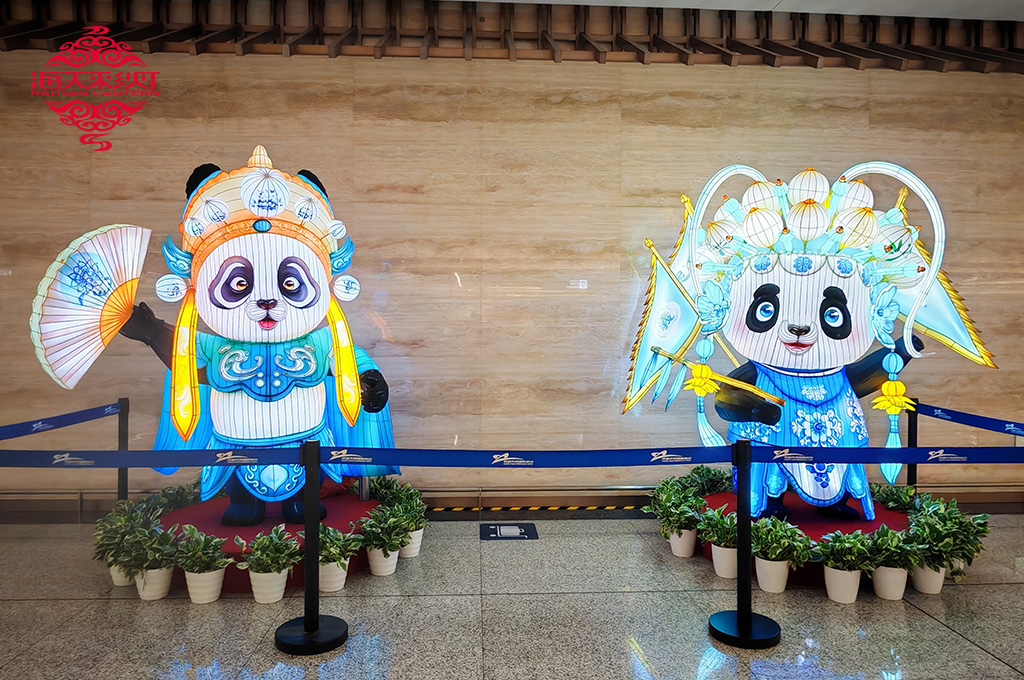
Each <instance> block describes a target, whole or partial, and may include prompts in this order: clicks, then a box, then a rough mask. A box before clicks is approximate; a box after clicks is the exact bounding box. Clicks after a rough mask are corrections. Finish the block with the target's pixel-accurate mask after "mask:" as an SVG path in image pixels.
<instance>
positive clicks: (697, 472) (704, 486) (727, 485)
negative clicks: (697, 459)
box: [681, 465, 732, 496]
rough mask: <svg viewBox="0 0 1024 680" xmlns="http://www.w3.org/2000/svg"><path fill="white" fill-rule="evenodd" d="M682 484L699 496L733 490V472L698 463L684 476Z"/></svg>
mask: <svg viewBox="0 0 1024 680" xmlns="http://www.w3.org/2000/svg"><path fill="white" fill-rule="evenodd" d="M681 483H682V485H683V486H685V487H689V488H691V489H693V490H694V491H695V492H696V494H697V495H698V496H710V495H711V494H713V493H723V492H726V491H732V473H731V472H729V471H728V470H719V469H718V468H710V467H708V466H706V465H698V466H697V467H695V468H693V469H692V470H690V474H688V475H686V476H685V477H683V478H682V482H681Z"/></svg>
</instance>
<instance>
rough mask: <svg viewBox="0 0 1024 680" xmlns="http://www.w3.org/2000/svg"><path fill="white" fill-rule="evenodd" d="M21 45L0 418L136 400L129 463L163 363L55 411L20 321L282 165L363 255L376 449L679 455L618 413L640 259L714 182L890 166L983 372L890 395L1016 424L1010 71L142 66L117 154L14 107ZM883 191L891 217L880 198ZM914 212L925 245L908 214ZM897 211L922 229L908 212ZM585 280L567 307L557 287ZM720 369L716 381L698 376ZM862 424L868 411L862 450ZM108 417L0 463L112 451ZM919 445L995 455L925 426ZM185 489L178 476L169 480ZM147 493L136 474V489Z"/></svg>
mask: <svg viewBox="0 0 1024 680" xmlns="http://www.w3.org/2000/svg"><path fill="white" fill-rule="evenodd" d="M45 59H46V55H45V54H44V53H42V52H24V51H23V52H13V53H6V54H5V55H4V56H3V58H2V59H0V122H2V124H0V149H2V150H3V151H2V153H3V160H4V162H3V164H2V166H0V196H2V197H3V209H2V212H0V311H2V313H0V334H2V335H0V337H2V338H3V345H2V346H3V351H4V353H5V355H6V361H5V367H4V370H3V372H2V373H0V386H2V389H0V414H2V415H0V422H4V423H10V422H18V421H22V420H26V419H30V418H37V417H41V416H46V415H52V414H55V413H60V412H65V411H70V410H74V409H78V408H85V407H88V406H91V405H96V404H101V403H107V402H110V401H113V400H114V399H116V398H117V397H118V396H129V397H131V400H132V420H131V425H132V440H131V443H132V446H133V448H147V447H149V446H150V445H151V444H152V440H153V435H154V432H155V429H156V423H157V413H158V410H159V406H160V396H161V386H162V381H163V373H164V369H163V367H162V365H161V364H160V363H159V361H157V359H156V358H155V357H154V356H153V355H152V353H151V352H150V351H149V350H148V349H146V348H145V347H143V346H142V345H139V344H137V343H133V342H131V341H129V340H127V339H125V338H122V337H119V338H117V339H115V340H114V342H113V343H112V344H111V345H110V347H109V348H108V349H107V351H106V353H105V354H104V355H103V356H102V357H101V358H100V359H99V361H97V363H96V365H95V366H94V367H93V369H92V370H91V372H90V373H89V374H88V375H87V376H86V377H85V379H84V380H82V382H81V384H80V385H79V387H78V388H76V389H75V390H74V391H71V392H68V391H66V390H63V389H61V388H60V387H58V386H57V385H55V384H54V383H53V382H52V381H51V380H50V379H49V378H48V377H47V376H46V375H45V374H44V373H43V371H42V370H41V369H40V367H39V366H38V364H37V362H36V360H35V357H34V355H33V348H32V344H31V342H30V340H29V337H28V325H27V320H28V316H29V312H30V304H31V300H32V297H33V295H34V292H35V288H36V285H37V282H38V281H39V279H40V277H41V276H42V274H43V272H44V270H45V269H46V267H47V265H48V264H49V262H50V261H51V260H52V259H53V257H54V256H55V255H56V254H57V253H58V252H59V251H60V250H61V249H62V248H63V247H64V246H65V245H66V244H67V243H68V242H70V241H71V240H72V239H73V238H75V237H76V236H78V235H80V234H82V233H84V232H85V231H87V230H89V229H92V228H95V227H97V226H100V225H103V224H108V223H112V222H130V223H135V224H140V225H144V226H146V227H149V228H151V229H153V231H154V238H153V240H152V243H151V248H150V250H151V252H150V257H149V259H148V260H147V263H146V269H145V274H144V277H143V281H142V285H141V292H140V296H139V297H140V299H142V300H145V301H147V302H149V303H150V304H151V305H152V306H153V307H154V308H155V309H156V310H157V312H158V314H160V315H162V316H164V317H165V318H169V319H170V318H173V316H174V314H175V311H176V310H175V307H174V306H172V305H167V304H163V303H160V302H159V301H158V300H156V298H155V295H154V294H153V292H152V291H153V283H154V282H155V280H156V278H157V277H158V276H160V275H161V274H163V273H166V269H165V266H164V263H163V260H162V257H161V256H160V254H159V243H160V241H162V240H163V238H164V236H165V235H168V234H172V233H174V232H175V229H176V225H177V222H178V219H179V217H180V210H181V208H182V206H183V199H184V182H185V180H186V179H187V177H188V176H189V174H190V172H191V170H192V169H193V168H194V167H195V166H197V165H199V164H201V163H205V162H213V163H217V164H219V165H221V166H222V167H225V168H231V167H236V166H237V165H239V164H242V163H244V161H245V159H246V158H247V157H248V154H249V152H250V151H251V149H252V147H253V145H254V144H256V143H262V144H264V145H266V146H267V148H268V149H269V151H270V154H271V157H272V158H273V160H274V162H275V164H276V165H277V166H278V167H281V168H284V169H286V170H290V171H296V170H298V169H300V168H308V169H310V170H313V171H314V172H315V173H317V174H318V175H319V176H320V178H321V179H322V180H323V181H324V183H325V184H326V186H327V189H328V192H329V193H330V196H331V199H332V202H333V204H334V206H335V209H336V212H337V213H338V215H339V216H340V217H341V218H342V219H344V220H345V222H346V223H347V224H348V225H349V228H350V233H351V235H352V238H353V240H354V242H355V245H356V251H355V258H354V265H353V271H352V273H353V274H354V275H355V276H356V277H357V278H359V280H360V281H361V283H362V286H363V292H362V295H361V297H360V298H359V299H358V300H356V301H355V302H353V303H350V304H349V305H348V306H347V307H346V310H347V315H348V318H349V320H350V322H351V324H352V327H353V335H354V338H355V340H356V342H357V344H360V345H361V346H363V347H364V348H366V349H367V350H368V351H369V352H370V353H371V355H372V356H374V357H375V358H376V360H377V361H378V362H379V363H380V365H381V368H382V370H383V372H384V374H385V376H387V378H388V380H389V382H390V384H391V387H392V395H393V396H392V402H391V408H392V414H393V418H394V426H395V433H396V440H397V442H398V445H399V446H408V447H427V448H431V447H434V448H450V447H455V446H457V447H460V448H509V449H544V448H566V449H597V448H615V447H634V446H635V447H645V446H658V447H661V446H673V445H691V444H695V443H696V436H695V433H694V426H693V417H692V413H693V410H692V402H690V403H687V400H686V399H685V398H682V397H681V398H680V401H679V402H677V405H674V406H673V407H672V410H671V411H669V412H667V413H666V412H664V410H663V409H662V408H661V407H659V406H651V405H650V404H649V399H648V400H645V403H644V404H643V405H642V406H641V407H639V408H637V409H635V410H634V411H633V412H630V413H628V414H626V415H624V416H623V415H621V414H620V410H621V407H620V401H621V399H622V396H623V392H624V389H625V378H626V371H627V369H628V363H629V349H630V346H631V344H632V341H633V337H634V332H635V329H636V324H637V322H638V320H639V316H640V311H641V307H642V296H643V293H644V289H645V286H646V279H647V275H648V271H649V270H648V260H649V257H648V255H647V252H646V250H645V248H644V247H643V239H644V238H645V237H650V238H652V239H654V241H655V242H656V243H657V244H658V246H659V247H660V248H661V249H662V251H663V252H666V253H667V252H668V251H669V250H670V248H671V246H672V244H673V242H674V240H675V237H676V234H677V232H678V229H679V225H680V221H681V219H682V206H681V204H680V203H679V195H680V194H681V193H687V194H691V195H696V194H697V193H698V192H699V191H700V189H701V187H702V186H703V184H704V182H705V180H706V179H707V178H708V177H709V176H710V175H711V174H712V173H714V172H715V171H716V170H718V169H719V168H720V167H722V166H724V165H727V164H730V163H733V162H743V163H747V164H750V165H753V166H755V167H757V168H759V169H761V170H762V171H763V172H764V173H765V174H766V175H768V176H769V177H772V178H774V177H776V176H778V177H782V178H784V179H788V178H789V177H791V176H792V175H793V174H794V173H796V172H798V171H800V170H802V169H804V168H805V167H807V166H809V165H813V166H814V167H816V168H817V169H819V170H821V171H822V172H824V173H826V174H827V175H829V176H830V177H831V178H834V177H835V176H836V175H838V174H839V172H841V171H842V170H843V169H845V168H846V167H848V166H850V165H852V164H853V163H855V162H859V161H864V160H872V159H884V160H890V161H893V162H896V163H900V164H903V165H905V166H907V167H908V168H910V169H911V170H913V171H914V172H916V173H917V174H918V175H919V176H920V177H922V178H923V179H924V180H925V181H926V182H927V183H928V184H929V185H930V186H931V187H932V188H933V189H934V191H935V193H936V195H937V196H938V198H939V200H940V203H941V204H942V206H943V208H944V212H945V215H946V218H947V220H948V223H949V244H948V247H947V257H946V263H945V269H946V270H947V271H948V272H949V274H950V275H951V276H952V277H953V280H954V282H955V283H956V284H957V286H958V287H959V289H960V291H961V293H962V294H963V295H964V297H965V298H966V300H967V303H968V306H969V307H970V309H971V313H972V314H973V316H974V318H975V320H976V321H977V323H978V325H979V326H980V328H981V329H982V332H983V337H984V339H985V341H986V342H987V344H988V347H989V348H990V349H991V351H992V352H994V354H995V355H996V362H997V363H998V364H999V366H1000V369H999V370H998V371H993V370H990V369H986V368H983V367H980V366H976V365H974V364H972V363H970V362H968V361H966V360H964V359H961V358H960V357H959V356H957V355H955V354H953V353H952V352H950V351H948V350H946V349H945V348H941V347H937V346H936V345H935V343H931V345H930V346H929V349H930V350H934V356H931V357H929V358H927V359H924V360H920V361H917V362H914V363H913V364H912V365H911V366H910V367H909V368H908V369H907V370H906V371H905V373H904V377H905V380H906V382H907V383H908V384H909V385H910V386H911V392H912V393H913V394H914V395H919V396H921V397H922V398H924V399H926V400H927V401H930V402H931V403H934V404H937V405H941V406H948V407H952V408H958V409H964V410H971V411H975V412H980V413H986V414H991V415H997V416H1006V417H1017V418H1018V419H1019V418H1022V417H1024V406H1022V400H1021V396H1022V391H1024V390H1022V386H1024V381H1022V379H1021V369H1022V361H1024V360H1022V358H1021V355H1020V352H1019V345H1020V340H1019V338H1020V334H1021V328H1022V314H1021V300H1022V296H1021V292H1020V288H1021V285H1022V281H1024V279H1022V277H1021V274H1020V272H1021V271H1022V268H1024V232H1022V229H1021V227H1022V223H1021V215H1022V214H1024V194H1022V186H1024V170H1022V166H1021V161H1020V159H1021V158H1022V156H1024V134H1022V133H1024V116H1022V115H1021V111H1024V77H1022V76H1019V75H1012V74H989V75H979V74H974V73H950V74H937V73H930V72H908V73H897V72H892V71H888V70H883V71H871V72H855V71H852V70H845V69H836V70H826V71H814V70H812V69H807V68H793V69H781V70H779V69H776V70H772V69H769V68H767V67H764V68H759V67H743V68H736V69H729V68H727V67H724V66H723V67H713V66H706V67H690V68H687V67H683V66H679V65H652V66H648V67H642V66H639V65H633V64H628V65H627V64H605V65H598V64H589V63H580V64H561V65H554V64H548V63H527V62H519V63H505V62H497V61H487V62H464V61H455V60H452V61H444V60H430V61H426V62H421V61H419V60H412V59H408V60H381V61H375V60H371V59H336V60H328V59H325V58H314V57H293V58H290V59H285V58H282V57H261V56H254V55H250V56H247V57H244V58H237V57H234V56H227V57H222V56H215V55H203V56H201V57H189V56H184V55H169V54H158V55H147V56H146V57H145V60H146V63H147V65H148V66H149V67H150V68H151V69H152V70H158V71H159V72H160V76H159V79H158V83H159V87H160V92H161V94H160V96H159V97H158V98H156V99H154V100H152V101H150V102H149V103H147V104H146V107H145V108H144V109H143V111H142V112H141V113H140V114H138V115H137V116H136V117H135V119H134V120H133V121H132V122H131V123H130V124H129V125H127V126H125V127H123V128H120V129H118V130H116V131H115V132H114V133H113V134H112V135H111V139H112V141H113V143H114V146H113V148H112V149H111V150H109V151H105V152H96V151H92V150H90V149H88V148H86V147H84V146H83V145H81V144H79V143H78V141H77V134H76V133H75V131H74V130H72V129H71V128H68V127H66V126H64V125H61V124H60V123H59V122H58V120H57V117H56V116H55V115H54V114H53V113H51V112H50V111H49V110H47V108H46V106H45V103H44V102H43V101H42V100H40V99H37V98H32V97H30V96H29V74H30V73H31V72H32V71H34V70H37V69H40V68H41V67H42V65H43V63H44V61H45ZM884 186H886V187H887V190H884V191H876V195H878V196H879V198H880V199H882V200H883V201H888V202H889V203H888V205H891V204H892V203H891V202H892V201H893V200H894V199H895V191H896V189H897V187H896V186H895V185H884ZM909 205H910V208H911V211H912V213H911V214H912V217H913V218H914V219H915V220H916V221H920V222H922V223H926V217H925V215H924V212H923V210H921V209H920V205H919V204H918V203H914V202H911V203H910V204H909ZM915 208H916V209H915ZM579 279H585V280H586V281H587V287H586V289H585V290H579V289H574V288H572V287H571V285H570V282H571V281H574V280H579ZM719 367H720V368H722V369H725V368H726V367H725V366H724V365H721V366H719ZM885 424H886V423H885V421H884V419H883V418H878V417H875V416H874V415H872V416H871V426H872V433H873V437H874V441H876V442H881V441H883V440H884V432H885ZM115 428H116V423H115V422H114V421H113V420H107V421H101V422H99V423H93V424H89V425H85V426H81V427H79V428H74V429H66V430H62V431H58V432H53V433H49V434H43V435H38V436H36V437H33V438H30V439H24V440H15V441H9V442H4V443H3V444H4V445H6V447H7V448H20V447H24V446H29V447H32V448H58V447H67V448H85V447H99V448H113V447H114V445H115V443H116V439H115ZM922 431H923V436H922V441H923V442H924V443H927V444H947V445H948V444H953V443H958V444H968V445H969V444H1008V443H1010V438H1009V437H1007V436H1001V435H995V434H987V433H983V432H975V431H968V430H964V429H961V428H957V427H954V426H950V425H947V424H945V423H936V422H926V423H925V424H924V425H923V428H922ZM408 473H409V479H410V480H411V481H413V482H415V483H417V484H420V485H422V486H429V487H435V488H436V487H473V488H475V487H478V486H487V487H495V486H501V487H519V486H531V487H532V486H566V485H569V486H576V485H579V486H603V485H608V484H642V483H649V482H651V481H653V480H656V479H657V478H658V477H659V474H660V473H659V471H658V470H656V469H645V470H627V469H590V470H567V471H556V470H527V471H510V470H501V471H497V470H468V471H464V470H447V469H437V470H432V469H426V468H419V469H409V470H408ZM188 474H189V476H194V474H195V472H194V471H192V472H190V473H188ZM113 478H114V473H113V472H105V471H55V472H50V471H45V472H44V471H37V470H12V469H5V470H3V472H2V473H0V489H2V490H26V489H110V488H112V486H113ZM922 478H923V479H924V480H926V481H932V482H936V483H939V482H943V483H945V482H955V483H960V484H974V483H993V484H999V485H1005V484H1016V483H1024V467H1020V468H1012V467H1002V468H999V469H998V470H996V469H982V468H975V467H971V466H959V467H942V468H929V469H924V470H922ZM162 481H163V480H162V479H161V478H159V476H158V475H156V474H155V473H150V472H142V471H140V472H136V473H133V487H147V486H148V487H152V486H154V485H157V484H159V483H161V482H162Z"/></svg>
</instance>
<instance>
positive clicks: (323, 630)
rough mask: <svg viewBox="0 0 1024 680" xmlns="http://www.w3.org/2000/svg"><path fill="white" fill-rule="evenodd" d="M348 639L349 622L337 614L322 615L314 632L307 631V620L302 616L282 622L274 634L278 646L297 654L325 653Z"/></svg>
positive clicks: (285, 651) (286, 652)
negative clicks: (318, 626)
mask: <svg viewBox="0 0 1024 680" xmlns="http://www.w3.org/2000/svg"><path fill="white" fill-rule="evenodd" d="M347 639H348V624H347V623H345V621H344V620H343V619H339V618H338V617H337V616H321V617H320V628H319V629H318V630H317V631H316V632H314V633H307V632H306V620H305V619H304V618H303V617H301V616H300V617H299V618H297V619H292V620H291V621H288V622H287V623H282V624H281V625H280V626H278V627H277V632H276V633H275V634H274V644H276V645H277V648H278V649H280V650H281V651H282V652H284V653H285V654H294V655H296V656H308V655H310V654H323V653H324V652H329V651H331V650H332V649H337V648H338V647H341V646H342V645H343V644H345V640H347Z"/></svg>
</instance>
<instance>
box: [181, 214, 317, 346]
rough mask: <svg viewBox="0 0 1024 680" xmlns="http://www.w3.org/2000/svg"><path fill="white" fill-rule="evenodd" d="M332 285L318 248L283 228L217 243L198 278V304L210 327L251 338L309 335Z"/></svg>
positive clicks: (242, 338)
mask: <svg viewBox="0 0 1024 680" xmlns="http://www.w3.org/2000/svg"><path fill="white" fill-rule="evenodd" d="M329 304H330V286H329V283H328V280H327V273H326V271H325V270H324V266H323V264H321V262H320V259H319V258H318V257H317V256H316V254H315V253H314V252H313V251H312V250H311V249H310V248H309V246H307V245H305V244H304V243H302V242H301V241H297V240H295V239H291V238H288V237H286V236H282V235H280V234H247V235H245V236H239V237H237V238H233V239H231V240H229V241H227V242H226V243H224V244H223V245H220V246H218V247H217V248H215V249H214V250H213V251H212V252H211V253H210V255H209V256H208V257H207V258H206V260H205V261H204V262H203V266H202V269H200V270H199V276H198V277H197V279H196V308H197V311H198V313H199V317H200V318H201V319H202V320H203V321H204V322H205V323H206V325H207V326H209V327H210V329H211V330H212V331H213V332H214V333H216V334H218V335H221V336H223V337H225V338H228V339H230V340H237V341H247V342H282V341H285V340H291V339H293V338H297V337H299V336H302V335H305V334H306V333H309V332H311V331H313V330H315V329H316V328H317V326H319V325H320V323H321V322H322V321H323V320H324V318H326V316H327V308H328V305H329Z"/></svg>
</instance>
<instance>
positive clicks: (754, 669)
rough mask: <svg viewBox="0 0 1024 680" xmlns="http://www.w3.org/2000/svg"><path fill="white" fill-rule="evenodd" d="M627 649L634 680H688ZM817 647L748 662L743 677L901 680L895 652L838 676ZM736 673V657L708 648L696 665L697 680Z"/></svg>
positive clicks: (636, 647) (635, 647)
mask: <svg viewBox="0 0 1024 680" xmlns="http://www.w3.org/2000/svg"><path fill="white" fill-rule="evenodd" d="M628 646H629V656H630V659H629V661H630V668H631V669H632V671H633V680H682V678H684V677H688V676H684V675H678V674H672V673H665V672H662V673H658V672H657V671H656V670H655V669H654V667H653V666H652V664H651V662H650V661H648V659H647V656H646V655H645V654H644V651H643V649H642V648H641V647H640V644H639V643H638V642H637V641H636V640H635V639H633V638H630V639H629V641H628ZM819 647H820V645H819V643H818V642H817V641H816V640H814V639H813V638H806V639H805V640H804V649H802V650H801V651H800V652H799V653H798V654H797V655H796V656H795V657H794V658H792V659H788V658H787V659H777V658H773V659H750V660H748V661H746V662H745V665H746V666H747V668H745V669H744V670H745V672H744V673H743V676H744V677H755V678H780V679H781V678H799V679H800V680H901V678H902V677H903V671H902V669H901V668H900V661H899V655H898V654H897V653H896V650H895V649H894V650H891V651H890V658H889V659H886V660H885V662H884V663H882V664H881V665H880V667H879V668H875V669H870V670H865V671H864V672H860V673H857V674H856V675H840V674H838V673H836V672H835V671H833V670H832V669H831V668H830V667H829V666H830V665H831V661H830V660H828V659H822V658H821V656H820V655H819V654H818V653H817V651H816V650H818V648H819ZM768 653H769V654H770V653H771V652H768ZM739 669H740V667H739V661H738V660H737V658H736V657H735V656H731V655H729V654H726V653H724V652H722V651H720V650H718V649H716V648H715V647H711V646H709V647H708V648H707V649H706V650H705V651H704V654H703V655H702V656H701V658H700V662H699V663H698V664H697V672H696V680H724V679H725V678H735V677H739V672H738V671H739Z"/></svg>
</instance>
